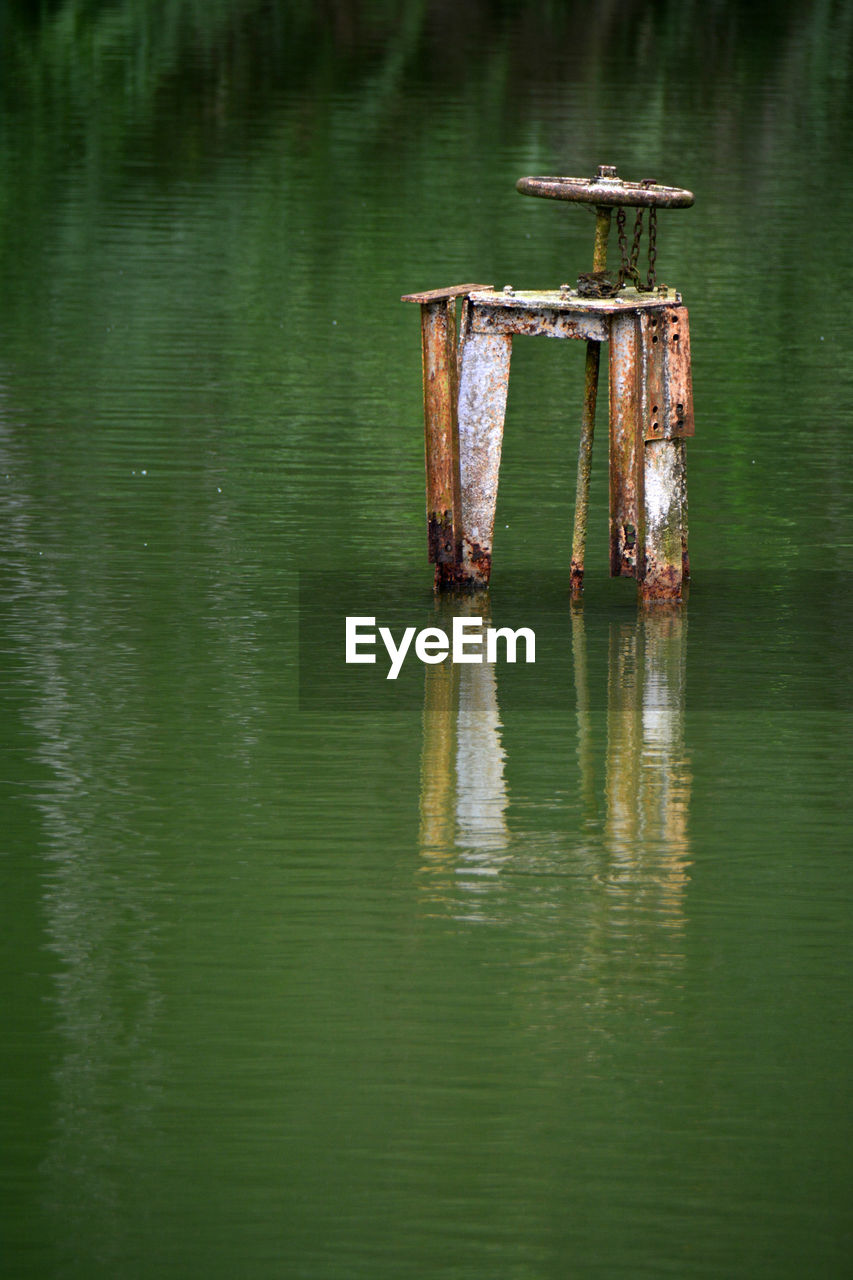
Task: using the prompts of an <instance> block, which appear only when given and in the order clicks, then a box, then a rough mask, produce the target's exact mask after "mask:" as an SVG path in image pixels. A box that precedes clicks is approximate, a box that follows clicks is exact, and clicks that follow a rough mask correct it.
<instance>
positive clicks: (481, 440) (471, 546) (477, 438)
mask: <svg viewBox="0 0 853 1280" xmlns="http://www.w3.org/2000/svg"><path fill="white" fill-rule="evenodd" d="M511 353H512V338H511V337H509V336H508V335H503V334H485V333H483V334H480V333H469V334H468V336H467V337H466V339H465V342H464V345H463V347H462V358H461V364H460V376H459V465H460V473H461V479H462V567H461V572H460V573H459V579H461V580H466V581H469V582H478V583H481V584H485V583H487V582H488V581H489V574H490V573H491V568H492V536H493V533H494V526H495V507H496V505H497V497H498V474H499V472H500V465H501V446H502V443H503V429H504V414H505V412H506V397H507V385H508V383H509V364H510V356H511Z"/></svg>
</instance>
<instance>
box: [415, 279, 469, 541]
mask: <svg viewBox="0 0 853 1280" xmlns="http://www.w3.org/2000/svg"><path fill="white" fill-rule="evenodd" d="M421 339H422V343H423V372H424V441H425V447H426V489H427V539H428V546H429V559H430V561H431V563H433V564H435V565H437V566H439V565H443V564H456V563H457V562H458V561H459V560H460V558H461V541H462V500H461V485H460V479H459V431H458V426H457V419H456V401H457V373H456V299H455V298H435V299H430V300H429V301H428V302H422V303H421Z"/></svg>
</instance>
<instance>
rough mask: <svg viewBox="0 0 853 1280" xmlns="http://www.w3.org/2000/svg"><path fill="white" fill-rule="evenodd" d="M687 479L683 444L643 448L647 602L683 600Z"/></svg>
mask: <svg viewBox="0 0 853 1280" xmlns="http://www.w3.org/2000/svg"><path fill="white" fill-rule="evenodd" d="M686 488H687V485H686V476H685V445H684V441H683V440H648V441H647V442H646V443H645V445H644V447H643V563H642V572H641V574H640V594H641V596H642V598H643V599H644V600H648V601H655V600H664V601H665V600H680V599H681V587H682V582H683V579H684V576H685V568H686V537H687V528H686V509H685V508H686V503H685V495H686Z"/></svg>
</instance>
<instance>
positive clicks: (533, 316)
mask: <svg viewBox="0 0 853 1280" xmlns="http://www.w3.org/2000/svg"><path fill="white" fill-rule="evenodd" d="M471 327H472V329H473V331H474V333H506V334H527V335H529V336H531V337H546V338H585V339H587V341H589V340H590V339H591V340H592V341H593V342H606V341H607V339H608V336H609V332H610V323H609V320H608V318H607V316H602V315H587V314H585V313H584V312H581V311H567V310H566V311H561V310H558V309H557V308H556V307H547V306H535V307H528V306H524V305H523V303H521V302H519V304H518V305H517V306H514V307H513V306H507V305H506V304H505V303H504V304H501V305H499V306H489V305H486V304H483V303H480V302H479V301H476V300H475V302H474V315H473V319H472V322H471Z"/></svg>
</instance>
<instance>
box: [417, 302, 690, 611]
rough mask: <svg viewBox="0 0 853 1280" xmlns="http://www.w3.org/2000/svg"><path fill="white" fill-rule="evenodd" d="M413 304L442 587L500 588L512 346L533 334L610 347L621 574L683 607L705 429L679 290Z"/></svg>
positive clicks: (432, 530)
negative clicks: (690, 461) (693, 447)
mask: <svg viewBox="0 0 853 1280" xmlns="http://www.w3.org/2000/svg"><path fill="white" fill-rule="evenodd" d="M459 297H461V298H462V299H463V306H462V321H461V325H460V330H459V334H458V338H457V330H456V299H457V298H459ZM404 301H411V302H418V303H420V305H421V312H422V335H423V369H424V421H425V439H426V469H427V526H428V543H429V558H430V560H431V561H432V562H433V563H434V564H435V566H436V572H435V582H436V587H437V588H441V587H444V586H448V585H452V584H455V583H462V584H466V583H467V584H470V585H479V586H483V585H486V584H487V583H488V581H489V575H490V572H491V564H492V543H493V535H494V521H495V510H496V504H497V491H498V476H499V471H500V460H501V447H502V442H503V427H504V417H505V412H506V400H507V389H508V383H509V370H510V358H511V352H512V339H513V338H514V337H517V336H519V335H532V336H544V337H556V338H577V339H581V340H586V341H587V343H588V344H600V343H602V342H608V343H609V373H610V378H609V381H610V388H609V396H610V463H609V468H610V572H611V574H612V575H613V576H628V577H635V578H637V579H638V581H639V586H640V595H641V598H642V599H644V600H649V601H654V600H679V599H680V598H681V592H682V584H683V582H684V580H685V579H686V577H687V576H688V558H687V484H686V467H685V438H686V437H687V436H691V435H692V434H693V432H694V420H693V393H692V381H691V369H690V335H689V326H688V316H687V309H686V307H684V306H683V305H682V301H681V296H680V294H678V293H677V292H675V291H674V290H665V289H663V288H662V289H660V290H659V291H658V292H657V293H655V294H648V293H637V292H636V291H634V290H631V289H624V290H622V291H621V292H620V293H619V294H618V295H617V296H615V297H612V298H581V297H579V296H578V295H577V294H576V293H575V292H574V291H573V290H570V289H567V288H565V287H564V288H563V289H561V290H560V291H559V292H542V291H538V292H534V291H516V290H513V289H510V288H509V287H507V288H506V289H505V290H503V291H502V292H500V293H498V292H495V291H494V290H493V289H491V287H488V288H486V287H485V286H475V285H458V286H455V287H453V288H452V289H445V290H433V291H431V292H429V293H427V294H408V295H406V297H405V298H404ZM573 571H574V564H573Z"/></svg>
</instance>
